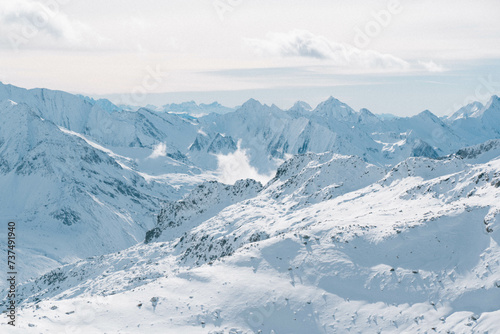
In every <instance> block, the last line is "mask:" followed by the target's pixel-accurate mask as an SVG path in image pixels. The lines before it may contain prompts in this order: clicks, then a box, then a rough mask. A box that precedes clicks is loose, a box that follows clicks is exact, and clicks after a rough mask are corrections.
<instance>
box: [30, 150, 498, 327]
mask: <svg viewBox="0 0 500 334" xmlns="http://www.w3.org/2000/svg"><path fill="white" fill-rule="evenodd" d="M346 165H350V166H351V167H355V168H357V169H359V170H360V171H362V173H361V174H362V175H367V179H366V183H364V181H362V182H359V180H358V178H357V177H354V178H351V179H350V183H349V182H347V183H345V184H344V185H345V186H346V188H345V191H339V192H337V193H335V194H333V195H332V196H329V197H327V198H326V199H323V200H321V201H318V202H315V203H308V204H306V205H302V206H300V207H297V206H296V202H294V201H290V200H288V199H287V197H289V196H292V197H293V196H295V198H300V197H302V196H303V195H304V194H305V193H309V194H315V193H317V189H316V188H315V187H311V188H309V186H308V185H309V184H311V178H310V177H308V175H309V176H310V175H316V177H314V178H313V180H326V179H329V178H330V176H328V174H330V175H331V176H333V178H334V179H335V177H337V174H338V173H339V171H340V170H341V169H340V168H341V167H342V166H344V167H345V166H346ZM313 171H315V172H313ZM277 174H278V175H277V176H276V178H275V179H274V180H273V181H270V183H269V184H268V185H267V186H266V187H265V188H264V189H262V190H260V191H259V189H258V187H257V188H255V187H252V188H253V190H252V191H250V192H254V193H256V195H255V196H254V197H251V198H247V199H243V200H242V201H240V202H236V203H233V204H231V203H232V201H226V202H225V203H226V205H227V206H226V207H225V208H224V209H222V210H221V211H220V212H219V213H218V214H216V215H211V214H210V215H208V216H204V215H205V212H204V211H203V210H198V209H197V208H196V203H194V202H195V201H196V200H197V199H202V198H204V197H205V195H204V194H205V193H206V192H204V191H203V189H204V188H203V187H202V188H201V189H200V190H197V191H194V192H193V193H191V194H190V195H189V196H188V197H187V198H186V201H188V199H189V202H190V203H192V204H193V205H194V206H191V208H192V210H187V209H186V205H187V204H188V203H187V202H186V204H184V205H183V206H182V205H181V204H180V203H181V202H179V205H181V207H180V208H181V211H179V212H182V210H187V211H184V212H191V217H196V216H199V217H203V216H204V217H203V218H200V220H204V221H202V222H200V223H197V224H193V225H188V226H184V229H183V230H184V233H180V232H177V233H175V234H174V235H172V236H171V237H166V239H164V241H162V242H152V243H148V244H139V245H136V246H133V247H131V248H129V249H127V250H125V251H122V252H119V253H114V254H109V255H106V256H101V257H94V258H91V259H87V260H85V261H80V262H77V263H75V264H72V265H67V266H65V267H62V268H59V269H57V270H54V271H52V272H50V273H48V274H46V275H44V276H42V277H40V278H38V279H36V280H33V281H30V282H27V283H25V284H23V285H22V286H21V287H20V295H21V300H22V301H23V309H22V311H21V316H23V317H26V318H27V319H29V318H33V320H32V321H31V324H32V327H29V325H26V324H25V325H24V326H23V330H25V332H26V333H31V332H33V333H38V332H40V331H41V330H42V331H43V330H48V331H51V332H58V331H64V330H68V328H71V329H74V328H78V329H81V330H82V331H87V332H89V331H90V332H92V331H95V332H103V331H110V330H113V331H122V332H130V333H133V332H137V333H141V332H144V331H148V332H158V333H160V332H164V331H172V332H187V333H227V332H233V333H237V332H241V333H259V332H262V333H271V332H273V331H274V332H275V333H280V332H282V333H304V332H308V333H335V332H349V331H355V332H389V333H400V332H425V331H427V332H431V331H436V332H447V331H449V332H456V333H469V332H471V333H472V332H485V331H488V332H496V331H498V330H499V329H500V327H499V324H498V321H496V319H497V318H498V316H499V315H500V304H499V303H498V300H500V298H499V297H500V263H499V256H500V248H499V246H498V242H499V229H498V226H497V225H498V224H499V223H500V222H499V220H498V217H499V213H500V207H499V204H498V203H499V202H498V197H499V196H500V160H499V159H495V160H492V161H489V162H488V163H487V164H478V165H464V163H463V161H461V159H458V158H454V159H451V160H447V162H446V163H445V164H443V163H442V161H440V160H432V159H427V158H410V159H409V160H407V161H405V162H402V163H401V164H399V165H398V166H395V167H394V168H392V169H391V170H389V171H388V173H387V174H385V173H382V172H381V171H380V170H378V168H377V167H375V166H372V165H367V164H366V163H364V162H363V161H362V160H360V159H357V158H354V157H347V156H338V155H332V154H326V155H324V154H323V155H311V154H308V155H304V156H300V157H297V158H294V159H293V160H292V161H290V162H288V163H287V164H286V165H284V166H282V168H281V172H278V173H277ZM338 176H339V177H341V178H342V177H343V176H341V175H338ZM379 177H380V179H379V180H378V181H374V182H372V181H373V180H377V179H378V178H379ZM290 179H293V180H294V181H293V182H287V181H285V180H290ZM314 182H315V181H313V182H312V183H314ZM322 182H323V181H320V182H319V184H322ZM337 182H338V181H333V183H337ZM247 184H248V183H247ZM238 189H242V188H241V186H239V187H238ZM275 189H280V191H279V192H278V193H276V192H275V191H274V190H275ZM285 189H286V190H285ZM281 190H284V191H281ZM244 192H245V191H244ZM210 193H211V196H210V197H211V198H215V197H217V196H220V198H234V197H232V196H230V195H229V194H231V193H233V194H234V193H235V191H234V189H229V188H224V187H222V186H215V187H214V186H212V187H210ZM214 193H215V194H216V195H214ZM245 193H246V194H249V192H245ZM228 195H229V196H228ZM243 198H246V195H245V196H243ZM208 201H209V202H211V200H208ZM215 202H217V203H222V202H224V200H223V201H215ZM217 210H219V209H217ZM170 214H171V213H168V214H166V215H165V214H164V215H163V217H166V221H168V220H169V219H171V218H167V217H171V216H170ZM183 215H184V214H183ZM160 220H161V219H160ZM180 226H182V224H181V225H177V224H174V225H173V226H172V228H173V229H176V228H178V227H180ZM168 229H169V227H168V226H166V229H165V231H164V233H166V232H167V231H168ZM118 318H120V319H121V320H120V321H119V322H118V321H114V319H118ZM111 323H112V325H111ZM68 326H70V327H68Z"/></svg>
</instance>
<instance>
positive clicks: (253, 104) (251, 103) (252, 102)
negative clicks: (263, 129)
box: [241, 98, 264, 109]
mask: <svg viewBox="0 0 500 334" xmlns="http://www.w3.org/2000/svg"><path fill="white" fill-rule="evenodd" d="M263 106H264V105H263V104H262V103H260V102H259V101H257V100H256V99H254V98H250V99H248V101H246V102H245V103H243V104H242V105H241V108H242V109H255V108H260V107H263Z"/></svg>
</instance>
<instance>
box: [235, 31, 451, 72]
mask: <svg viewBox="0 0 500 334" xmlns="http://www.w3.org/2000/svg"><path fill="white" fill-rule="evenodd" d="M245 42H246V44H247V45H248V46H250V47H251V48H252V49H253V51H254V52H255V53H256V54H259V55H264V56H265V55H271V56H278V57H283V58H287V57H298V58H312V59H318V60H323V61H325V62H326V63H328V64H329V65H333V66H339V67H349V68H360V69H365V70H395V71H409V70H425V71H429V72H437V71H441V70H443V68H442V67H440V66H439V65H437V64H435V63H434V62H432V61H431V62H424V61H420V62H417V63H411V62H408V61H406V60H404V59H401V58H398V57H396V56H394V55H391V54H384V53H380V52H378V51H375V50H364V49H359V48H356V47H354V46H352V45H350V44H344V43H337V42H334V41H330V40H328V39H327V38H325V37H324V36H319V35H315V34H313V33H311V32H309V31H306V30H292V31H290V32H288V33H269V34H268V35H267V38H265V39H246V40H245Z"/></svg>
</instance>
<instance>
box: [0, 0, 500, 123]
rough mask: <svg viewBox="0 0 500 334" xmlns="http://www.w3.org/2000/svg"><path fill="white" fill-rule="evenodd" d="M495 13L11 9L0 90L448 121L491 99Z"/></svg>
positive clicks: (133, 6) (408, 3)
mask: <svg viewBox="0 0 500 334" xmlns="http://www.w3.org/2000/svg"><path fill="white" fill-rule="evenodd" d="M498 13H500V2H499V1H498V0H478V1H470V0H468V1H466V0H441V1H439V2H438V1H430V0H422V1H414V0H388V1H387V0H386V1H379V0H370V1H368V0H357V1H339V0H315V1H307V2H306V1H296V0H280V1H261V0H252V1H250V0H182V1H179V0H169V1H164V0H144V1H141V2H139V1H130V0H106V1H96V0H86V1H77V0H38V1H34V0H9V1H2V2H1V3H0V81H1V82H4V83H10V84H13V85H17V86H21V87H26V88H35V87H44V88H50V89H59V90H64V91H68V92H72V93H79V94H84V95H89V96H92V97H106V98H109V99H110V100H112V101H113V102H115V103H122V104H131V105H141V106H144V105H146V104H155V105H163V104H167V103H179V102H183V101H190V100H194V101H196V102H198V103H211V102H213V101H218V102H220V103H222V104H224V105H227V106H230V107H234V106H237V105H241V104H242V103H244V102H245V101H246V100H248V99H250V98H255V99H258V100H260V101H261V102H262V103H266V104H273V103H274V104H276V105H277V106H279V107H281V108H285V109H286V108H289V107H291V106H292V105H293V103H294V102H295V101H297V100H303V101H306V102H308V103H309V104H310V105H312V106H313V107H314V106H315V105H317V104H318V103H319V102H321V101H323V100H326V99H327V98H328V97H329V96H334V97H336V98H338V99H340V100H341V101H343V102H345V103H347V104H349V105H350V106H352V107H353V108H354V109H360V108H367V109H369V110H371V111H372V112H375V113H393V114H396V115H400V116H407V115H413V114H416V113H418V112H421V111H423V110H425V109H428V110H431V111H432V112H434V113H435V114H437V115H440V116H441V115H445V114H449V113H451V112H453V111H454V110H456V109H458V108H459V107H460V106H462V105H464V104H466V103H468V102H471V101H476V100H478V101H481V102H486V101H487V100H488V98H489V97H490V96H491V95H494V94H497V95H499V94H500V20H498Z"/></svg>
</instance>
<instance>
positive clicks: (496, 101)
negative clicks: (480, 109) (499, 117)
mask: <svg viewBox="0 0 500 334" xmlns="http://www.w3.org/2000/svg"><path fill="white" fill-rule="evenodd" d="M490 108H495V109H498V110H500V98H499V97H498V96H497V95H492V96H491V98H490V100H489V101H488V103H486V105H485V107H484V109H485V110H487V109H490Z"/></svg>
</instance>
